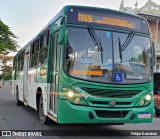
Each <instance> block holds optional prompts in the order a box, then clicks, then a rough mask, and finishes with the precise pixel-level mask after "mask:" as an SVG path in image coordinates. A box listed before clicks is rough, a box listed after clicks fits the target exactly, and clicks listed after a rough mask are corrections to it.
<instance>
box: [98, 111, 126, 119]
mask: <svg viewBox="0 0 160 139" xmlns="http://www.w3.org/2000/svg"><path fill="white" fill-rule="evenodd" d="M96 114H97V116H98V117H100V118H124V117H125V116H126V115H127V114H128V111H103V110H96Z"/></svg>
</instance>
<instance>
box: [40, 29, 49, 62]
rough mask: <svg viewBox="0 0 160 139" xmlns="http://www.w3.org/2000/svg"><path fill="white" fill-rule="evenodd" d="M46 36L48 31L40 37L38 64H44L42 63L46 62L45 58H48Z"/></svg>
mask: <svg viewBox="0 0 160 139" xmlns="http://www.w3.org/2000/svg"><path fill="white" fill-rule="evenodd" d="M48 34H49V31H47V32H45V33H44V34H43V35H42V36H41V37H40V51H39V64H44V63H46V62H47V56H48Z"/></svg>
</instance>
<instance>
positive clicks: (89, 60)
mask: <svg viewBox="0 0 160 139" xmlns="http://www.w3.org/2000/svg"><path fill="white" fill-rule="evenodd" d="M81 63H82V64H92V58H90V57H81Z"/></svg>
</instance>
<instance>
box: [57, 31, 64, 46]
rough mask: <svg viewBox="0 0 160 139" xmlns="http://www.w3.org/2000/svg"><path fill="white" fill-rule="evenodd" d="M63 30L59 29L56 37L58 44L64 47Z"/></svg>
mask: <svg viewBox="0 0 160 139" xmlns="http://www.w3.org/2000/svg"><path fill="white" fill-rule="evenodd" d="M65 32H66V30H65V28H61V29H60V31H59V35H58V44H61V45H64V44H65Z"/></svg>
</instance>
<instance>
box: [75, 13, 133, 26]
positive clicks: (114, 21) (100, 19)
mask: <svg viewBox="0 0 160 139" xmlns="http://www.w3.org/2000/svg"><path fill="white" fill-rule="evenodd" d="M78 21H79V22H89V23H96V24H106V25H111V26H119V27H126V28H135V26H136V24H134V23H131V22H130V21H128V20H127V19H122V18H120V17H117V18H116V17H109V16H105V15H104V16H103V15H99V16H98V15H91V14H85V13H80V12H79V13H78Z"/></svg>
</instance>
